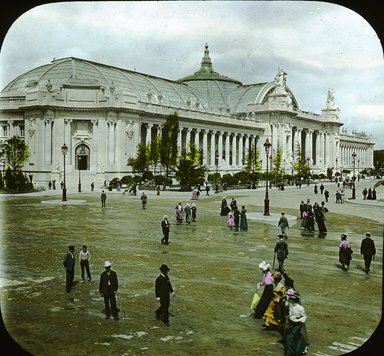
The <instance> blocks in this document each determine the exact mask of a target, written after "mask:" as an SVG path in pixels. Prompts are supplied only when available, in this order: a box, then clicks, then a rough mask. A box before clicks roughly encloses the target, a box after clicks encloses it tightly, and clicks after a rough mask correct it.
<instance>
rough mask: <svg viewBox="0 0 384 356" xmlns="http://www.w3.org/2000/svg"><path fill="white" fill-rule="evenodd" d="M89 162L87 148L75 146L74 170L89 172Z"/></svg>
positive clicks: (85, 146)
mask: <svg viewBox="0 0 384 356" xmlns="http://www.w3.org/2000/svg"><path fill="white" fill-rule="evenodd" d="M89 161H90V155H89V147H88V146H87V145H84V144H81V145H79V146H77V147H76V150H75V168H76V169H78V170H80V171H86V170H89Z"/></svg>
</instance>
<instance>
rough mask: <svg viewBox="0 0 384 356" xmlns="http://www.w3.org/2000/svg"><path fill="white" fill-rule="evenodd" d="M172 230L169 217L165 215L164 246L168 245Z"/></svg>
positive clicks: (163, 224) (163, 223)
mask: <svg viewBox="0 0 384 356" xmlns="http://www.w3.org/2000/svg"><path fill="white" fill-rule="evenodd" d="M170 228H171V225H170V223H169V221H168V216H167V215H164V218H163V220H162V221H161V230H162V231H163V238H162V239H161V243H162V244H163V245H168V243H169V242H168V240H169V230H170Z"/></svg>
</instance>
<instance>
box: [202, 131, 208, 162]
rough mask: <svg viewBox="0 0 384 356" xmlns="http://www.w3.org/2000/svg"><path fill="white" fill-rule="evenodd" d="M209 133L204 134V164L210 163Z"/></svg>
mask: <svg viewBox="0 0 384 356" xmlns="http://www.w3.org/2000/svg"><path fill="white" fill-rule="evenodd" d="M207 136H208V131H207V130H204V132H203V164H207V162H208V137H207Z"/></svg>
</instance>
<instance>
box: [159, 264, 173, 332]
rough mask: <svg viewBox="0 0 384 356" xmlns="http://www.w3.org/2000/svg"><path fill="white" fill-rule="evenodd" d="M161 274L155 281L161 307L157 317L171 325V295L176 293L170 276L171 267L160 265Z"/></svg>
mask: <svg viewBox="0 0 384 356" xmlns="http://www.w3.org/2000/svg"><path fill="white" fill-rule="evenodd" d="M159 269H160V275H159V276H158V277H157V278H156V281H155V296H156V299H157V301H158V302H160V307H159V308H158V309H157V310H156V311H155V314H156V319H157V320H162V321H163V322H164V324H165V325H167V326H169V305H170V296H171V294H172V295H175V293H174V290H173V288H172V284H171V281H170V280H169V277H168V272H169V267H168V266H167V265H164V264H162V265H161V266H160V268H159Z"/></svg>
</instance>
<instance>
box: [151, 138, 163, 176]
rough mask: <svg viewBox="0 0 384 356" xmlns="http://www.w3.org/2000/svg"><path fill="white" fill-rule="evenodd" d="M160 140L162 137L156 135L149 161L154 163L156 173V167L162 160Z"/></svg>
mask: <svg viewBox="0 0 384 356" xmlns="http://www.w3.org/2000/svg"><path fill="white" fill-rule="evenodd" d="M160 142H161V137H160V136H156V137H155V138H154V139H153V140H152V142H151V143H150V146H149V157H148V158H149V161H150V162H151V164H153V168H154V174H156V167H157V165H158V164H159V162H160Z"/></svg>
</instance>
